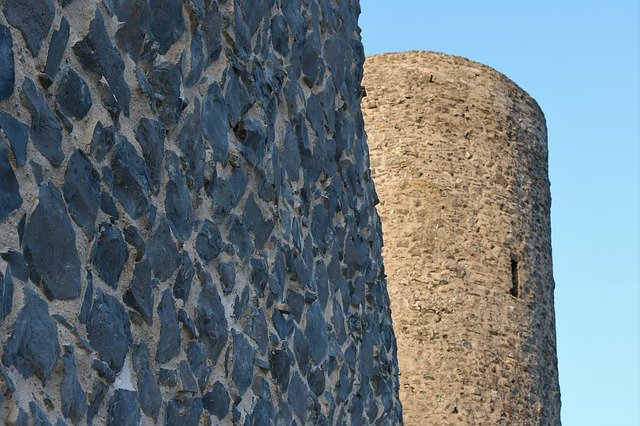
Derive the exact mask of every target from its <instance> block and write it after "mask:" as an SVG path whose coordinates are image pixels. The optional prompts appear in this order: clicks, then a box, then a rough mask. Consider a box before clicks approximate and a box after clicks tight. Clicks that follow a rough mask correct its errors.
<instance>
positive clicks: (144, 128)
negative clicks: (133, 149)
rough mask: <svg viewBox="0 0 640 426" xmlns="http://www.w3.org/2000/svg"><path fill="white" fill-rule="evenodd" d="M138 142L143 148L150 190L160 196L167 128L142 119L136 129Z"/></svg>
mask: <svg viewBox="0 0 640 426" xmlns="http://www.w3.org/2000/svg"><path fill="white" fill-rule="evenodd" d="M135 133H136V140H137V141H138V144H140V148H142V155H143V156H144V160H145V161H146V163H147V170H148V171H149V188H150V190H151V193H152V194H153V195H158V192H159V191H160V185H161V184H162V159H163V156H164V138H165V128H164V125H163V124H162V122H160V121H157V120H150V119H148V118H146V117H143V118H142V119H140V123H139V124H138V127H137V128H136V131H135Z"/></svg>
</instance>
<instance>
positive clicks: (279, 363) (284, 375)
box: [269, 349, 293, 392]
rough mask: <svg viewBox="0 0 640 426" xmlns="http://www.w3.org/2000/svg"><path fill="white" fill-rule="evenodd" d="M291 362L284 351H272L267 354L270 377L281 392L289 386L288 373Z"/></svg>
mask: <svg viewBox="0 0 640 426" xmlns="http://www.w3.org/2000/svg"><path fill="white" fill-rule="evenodd" d="M292 361H293V360H292V359H291V355H290V354H289V352H287V351H286V350H281V349H274V350H272V351H271V352H270V353H269V365H270V367H271V368H270V370H269V371H270V372H271V376H272V377H273V379H274V380H275V382H276V384H277V385H279V386H280V390H281V391H283V392H284V391H285V390H286V389H287V386H288V384H289V371H290V369H291V364H292V363H293V362H292Z"/></svg>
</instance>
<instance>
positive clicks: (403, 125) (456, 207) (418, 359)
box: [363, 52, 560, 425]
mask: <svg viewBox="0 0 640 426" xmlns="http://www.w3.org/2000/svg"><path fill="white" fill-rule="evenodd" d="M363 84H364V85H365V88H366V91H367V96H366V97H365V98H364V100H363V112H364V117H365V123H366V126H367V133H368V138H369V146H370V149H371V165H372V174H373V178H374V182H375V183H376V189H377V192H378V195H379V197H380V200H381V204H380V206H379V207H378V210H379V213H380V216H381V218H382V223H383V231H384V240H385V241H384V242H385V246H384V250H383V256H384V261H385V267H386V273H387V275H388V280H389V295H390V298H391V302H392V311H393V318H394V324H395V327H396V336H397V339H398V358H399V363H400V385H401V389H400V396H401V400H402V402H403V407H404V419H405V421H406V423H407V424H411V425H426V424H558V423H559V422H560V394H559V388H558V372H557V360H556V346H555V342H556V339H555V322H554V308H553V289H554V282H553V276H552V265H551V245H550V223H549V221H550V217H549V208H550V202H551V200H550V193H549V181H548V176H547V134H546V126H545V120H544V116H543V114H542V111H541V110H540V108H539V107H538V105H537V104H536V102H535V101H534V100H533V99H531V97H529V96H528V95H527V94H526V93H525V92H524V91H522V90H521V89H520V88H518V87H517V86H516V85H515V84H514V83H513V82H511V81H510V80H508V79H507V78H506V77H505V76H504V75H502V74H499V73H498V72H496V71H494V70H492V69H490V68H488V67H486V66H483V65H481V64H478V63H475V62H471V61H469V60H466V59H463V58H458V57H452V56H446V55H442V54H437V53H429V52H409V53H400V54H386V55H380V56H373V57H370V58H367V61H366V63H365V77H364V83H363Z"/></svg>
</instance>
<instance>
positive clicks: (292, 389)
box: [287, 371, 308, 424]
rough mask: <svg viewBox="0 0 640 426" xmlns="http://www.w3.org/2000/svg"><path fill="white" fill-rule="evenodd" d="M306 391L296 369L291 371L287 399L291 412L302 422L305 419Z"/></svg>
mask: <svg viewBox="0 0 640 426" xmlns="http://www.w3.org/2000/svg"><path fill="white" fill-rule="evenodd" d="M307 393H308V388H307V386H306V385H305V383H304V381H303V380H302V379H301V378H300V375H299V374H298V372H297V371H296V372H295V373H293V377H292V378H291V382H290V383H289V389H288V391H287V400H288V401H289V404H291V408H293V412H294V413H295V414H296V416H298V419H300V422H302V423H303V424H304V423H305V422H306V420H307Z"/></svg>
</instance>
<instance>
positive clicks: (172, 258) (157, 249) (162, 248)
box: [147, 217, 180, 281]
mask: <svg viewBox="0 0 640 426" xmlns="http://www.w3.org/2000/svg"><path fill="white" fill-rule="evenodd" d="M147 256H148V258H149V261H150V262H151V268H152V269H153V272H154V274H155V276H156V277H158V279H159V280H160V281H166V280H168V279H169V278H170V277H171V276H172V275H173V273H174V272H175V270H176V269H177V268H178V266H179V265H180V253H179V252H178V249H177V248H176V244H175V242H174V241H173V238H172V237H171V228H170V227H169V222H168V221H167V219H166V218H165V217H162V218H161V219H160V220H159V223H158V226H157V227H156V230H155V231H154V233H153V235H152V236H151V239H150V240H149V243H148V244H147Z"/></svg>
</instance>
